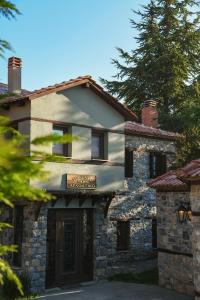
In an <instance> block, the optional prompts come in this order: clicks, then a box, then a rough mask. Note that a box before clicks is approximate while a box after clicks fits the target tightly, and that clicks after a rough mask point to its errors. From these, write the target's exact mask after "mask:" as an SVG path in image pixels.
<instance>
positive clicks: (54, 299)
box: [37, 282, 193, 300]
mask: <svg viewBox="0 0 200 300" xmlns="http://www.w3.org/2000/svg"><path fill="white" fill-rule="evenodd" d="M37 299H41V300H192V299H193V297H189V296H185V295H181V294H178V293H176V292H174V291H170V290H166V289H163V288H161V287H158V286H154V285H143V284H135V283H123V282H99V283H95V284H93V285H91V286H84V287H78V288H74V289H68V290H60V291H55V292H52V293H51V294H49V295H46V296H40V297H38V298H37Z"/></svg>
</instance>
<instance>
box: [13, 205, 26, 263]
mask: <svg viewBox="0 0 200 300" xmlns="http://www.w3.org/2000/svg"><path fill="white" fill-rule="evenodd" d="M23 222H24V207H23V206H19V205H18V206H15V208H14V245H17V252H14V253H13V265H14V266H17V267H21V263H22V240H23Z"/></svg>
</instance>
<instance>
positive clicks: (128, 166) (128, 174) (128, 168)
mask: <svg viewBox="0 0 200 300" xmlns="http://www.w3.org/2000/svg"><path fill="white" fill-rule="evenodd" d="M124 155H125V157H124V168H125V171H124V173H125V178H133V151H132V150H129V149H128V148H125V153H124Z"/></svg>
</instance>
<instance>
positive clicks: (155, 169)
mask: <svg viewBox="0 0 200 300" xmlns="http://www.w3.org/2000/svg"><path fill="white" fill-rule="evenodd" d="M149 163H150V178H155V177H157V176H160V175H162V174H164V173H165V172H166V171H167V160H166V155H165V154H163V153H161V152H150V155H149Z"/></svg>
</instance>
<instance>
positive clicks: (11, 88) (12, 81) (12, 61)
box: [8, 57, 22, 94]
mask: <svg viewBox="0 0 200 300" xmlns="http://www.w3.org/2000/svg"><path fill="white" fill-rule="evenodd" d="M21 65H22V61H21V59H20V58H18V57H10V58H9V59H8V93H11V94H12V93H14V94H21Z"/></svg>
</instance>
